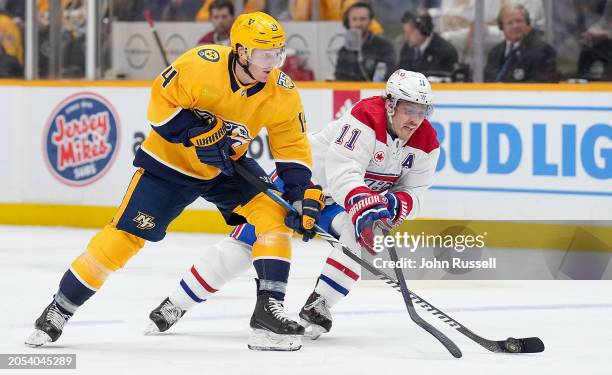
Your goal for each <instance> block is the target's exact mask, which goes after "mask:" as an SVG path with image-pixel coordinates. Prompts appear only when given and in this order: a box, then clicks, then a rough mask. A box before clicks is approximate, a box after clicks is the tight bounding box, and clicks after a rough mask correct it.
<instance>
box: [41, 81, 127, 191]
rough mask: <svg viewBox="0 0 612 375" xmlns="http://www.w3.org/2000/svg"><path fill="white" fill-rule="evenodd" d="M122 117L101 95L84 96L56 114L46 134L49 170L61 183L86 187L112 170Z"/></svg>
mask: <svg viewBox="0 0 612 375" xmlns="http://www.w3.org/2000/svg"><path fill="white" fill-rule="evenodd" d="M119 128H120V125H119V117H118V116H117V112H116V111H115V110H114V109H113V107H112V106H111V104H110V103H109V102H108V101H107V100H106V99H104V98H103V97H101V96H100V95H98V94H94V93H91V92H81V93H77V94H74V95H72V96H70V97H68V98H67V99H65V100H64V101H62V102H61V103H60V104H59V105H58V106H57V107H55V109H54V110H53V112H52V114H51V116H50V117H49V120H47V124H46V126H45V133H44V148H45V156H46V161H47V166H48V167H49V170H50V171H51V174H52V175H53V176H54V177H56V178H57V179H58V180H59V181H60V182H62V183H64V184H66V185H70V186H84V185H89V184H91V183H93V182H94V181H96V180H98V179H99V178H101V177H102V176H103V175H104V174H105V173H106V172H107V171H108V170H109V169H110V167H111V165H112V164H113V161H114V159H115V157H116V156H117V149H118V146H119V140H120V136H119V130H120V129H119Z"/></svg>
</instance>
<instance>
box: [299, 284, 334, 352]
mask: <svg viewBox="0 0 612 375" xmlns="http://www.w3.org/2000/svg"><path fill="white" fill-rule="evenodd" d="M300 324H301V325H302V326H304V328H305V333H304V336H306V337H309V338H311V339H313V340H316V339H318V338H319V336H321V334H323V333H327V332H329V330H330V329H331V327H332V320H331V312H330V311H329V309H328V308H327V304H326V302H325V298H323V297H322V296H321V295H320V294H319V293H317V292H312V294H311V295H310V297H308V300H306V304H304V307H302V310H301V311H300Z"/></svg>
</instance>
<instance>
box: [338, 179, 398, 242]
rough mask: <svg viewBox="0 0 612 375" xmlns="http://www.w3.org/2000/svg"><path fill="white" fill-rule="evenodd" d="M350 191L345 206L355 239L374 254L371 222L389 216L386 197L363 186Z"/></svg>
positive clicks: (385, 218) (386, 218)
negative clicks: (353, 227) (353, 228)
mask: <svg viewBox="0 0 612 375" xmlns="http://www.w3.org/2000/svg"><path fill="white" fill-rule="evenodd" d="M351 193H353V194H351ZM351 193H349V196H347V198H346V204H345V208H346V210H347V212H348V214H349V216H350V218H351V220H352V222H353V225H354V226H355V239H356V240H357V242H358V243H359V244H360V245H361V246H363V247H364V248H365V249H366V250H367V251H368V252H370V253H371V254H376V251H375V250H374V235H375V233H374V231H373V229H372V223H374V222H375V221H376V220H388V219H389V218H390V217H391V214H390V213H389V210H388V209H387V199H386V198H384V197H382V196H380V195H378V194H376V193H374V192H372V191H370V190H369V189H367V188H365V187H363V188H357V189H354V190H353V191H352V192H351Z"/></svg>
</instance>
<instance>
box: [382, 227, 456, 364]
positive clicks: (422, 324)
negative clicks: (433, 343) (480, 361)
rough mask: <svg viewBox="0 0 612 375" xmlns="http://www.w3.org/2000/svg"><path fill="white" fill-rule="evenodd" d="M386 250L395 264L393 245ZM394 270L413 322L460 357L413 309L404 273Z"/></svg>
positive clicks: (453, 346) (385, 232)
mask: <svg viewBox="0 0 612 375" xmlns="http://www.w3.org/2000/svg"><path fill="white" fill-rule="evenodd" d="M374 225H375V226H382V225H383V223H382V222H381V221H380V220H377V221H376V222H375V223H374ZM382 233H383V235H384V236H385V237H387V236H389V229H388V228H382ZM387 251H388V252H389V257H390V258H391V261H392V262H393V263H396V264H397V261H398V260H399V259H398V257H397V252H396V251H395V246H388V247H387ZM393 270H394V271H395V277H396V279H397V281H398V282H399V287H400V288H399V290H400V293H402V297H404V303H405V304H406V309H408V314H409V315H410V318H411V319H412V321H413V322H415V323H416V324H417V325H419V326H420V327H421V328H423V329H424V330H426V331H427V332H429V333H430V334H432V335H433V336H434V337H435V338H436V339H438V341H440V342H441V343H442V345H444V346H445V347H446V348H447V349H448V350H449V351H450V352H451V354H452V355H453V356H454V357H455V358H461V350H459V348H458V347H457V346H456V345H455V343H453V342H452V341H451V340H450V339H449V338H448V337H446V336H445V335H444V334H443V333H442V332H440V331H438V330H437V329H436V328H435V327H434V326H432V325H431V324H429V323H428V322H426V321H425V320H424V319H423V318H422V317H421V316H420V315H419V314H418V313H417V312H416V310H415V308H414V305H413V304H412V298H410V291H409V290H408V285H406V279H405V278H404V273H403V272H402V269H401V268H399V267H395V268H393Z"/></svg>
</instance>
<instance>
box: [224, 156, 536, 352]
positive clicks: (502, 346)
mask: <svg viewBox="0 0 612 375" xmlns="http://www.w3.org/2000/svg"><path fill="white" fill-rule="evenodd" d="M237 164H238V163H235V165H237ZM236 170H237V171H238V174H240V175H241V176H242V177H243V178H245V179H246V180H247V181H249V182H250V183H251V184H253V185H255V186H256V187H258V188H259V190H261V191H262V192H264V193H266V194H268V196H270V197H271V198H272V199H273V200H275V201H276V198H278V199H279V200H280V202H278V201H277V202H278V203H279V204H280V205H282V206H283V207H285V208H287V206H286V205H288V203H287V202H285V201H284V200H283V199H282V198H280V197H278V196H277V195H276V194H275V193H274V192H273V191H272V190H271V189H269V187H268V186H267V185H266V184H265V183H264V182H263V181H261V180H259V179H258V178H256V177H255V176H253V175H252V174H251V173H250V172H249V171H246V170H245V169H244V167H242V166H238V168H237V169H236ZM241 171H242V172H243V173H241ZM245 172H246V173H245ZM267 191H269V192H267ZM270 194H272V195H270ZM275 197H276V198H275ZM289 208H290V209H292V208H293V207H291V206H289ZM319 235H320V236H321V237H322V238H323V239H325V240H326V241H327V242H329V243H330V244H331V245H332V246H333V247H336V246H338V247H340V249H342V252H343V253H344V254H346V256H348V257H349V258H351V259H352V260H354V261H355V262H357V263H359V264H360V265H361V266H362V267H363V268H365V269H366V270H368V271H369V272H370V273H372V274H373V275H374V276H376V277H378V278H379V279H380V280H382V281H384V282H385V283H387V284H388V285H389V286H391V287H393V288H395V289H396V290H397V291H398V292H400V293H401V290H400V284H399V283H398V282H397V281H395V280H393V279H392V278H391V277H389V276H388V275H387V274H386V273H385V272H383V271H381V270H379V269H378V268H376V267H374V266H372V265H371V264H370V263H368V262H366V261H364V260H363V259H361V258H360V257H358V256H357V255H355V254H353V253H352V252H351V251H350V250H349V249H347V248H346V246H344V245H343V244H342V243H341V242H340V241H338V240H336V238H335V237H333V236H331V235H330V234H328V233H325V231H322V232H321V233H319ZM408 293H409V294H410V298H411V299H412V300H413V301H414V303H415V304H417V305H418V306H420V307H421V308H423V309H425V310H427V311H429V312H430V313H432V315H434V316H437V317H438V319H440V320H442V321H443V322H444V323H446V324H448V325H449V326H450V327H452V328H454V329H456V330H457V331H459V332H460V333H462V334H463V335H465V336H467V337H468V338H469V339H471V340H472V341H474V342H475V343H477V344H479V345H480V346H482V347H483V348H485V349H487V350H489V351H491V352H494V353H540V352H543V351H544V343H543V342H542V340H541V339H540V338H538V337H526V338H521V339H515V338H512V337H510V338H508V339H506V340H489V339H486V338H484V337H481V336H479V335H477V334H475V333H474V332H472V331H471V330H469V329H468V328H467V327H465V326H464V325H463V324H461V323H459V322H458V321H456V320H455V319H453V318H451V317H450V316H449V315H447V314H446V313H444V312H443V311H442V310H440V309H438V308H437V307H435V306H434V305H432V304H431V303H429V302H427V301H426V300H424V299H423V298H421V297H419V296H418V295H417V294H416V293H414V292H412V291H411V290H408Z"/></svg>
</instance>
